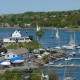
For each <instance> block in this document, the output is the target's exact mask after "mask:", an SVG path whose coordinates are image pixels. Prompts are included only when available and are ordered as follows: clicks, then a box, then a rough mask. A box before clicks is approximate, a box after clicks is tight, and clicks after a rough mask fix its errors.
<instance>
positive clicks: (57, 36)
mask: <svg viewBox="0 0 80 80" xmlns="http://www.w3.org/2000/svg"><path fill="white" fill-rule="evenodd" d="M56 38H57V39H58V38H60V37H59V32H58V29H57V31H56Z"/></svg>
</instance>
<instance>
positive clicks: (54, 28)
mask: <svg viewBox="0 0 80 80" xmlns="http://www.w3.org/2000/svg"><path fill="white" fill-rule="evenodd" d="M0 29H36V27H27V28H21V27H0ZM41 29H50V30H51V29H52V30H56V29H59V30H67V31H80V28H56V27H41Z"/></svg>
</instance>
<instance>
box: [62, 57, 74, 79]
mask: <svg viewBox="0 0 80 80" xmlns="http://www.w3.org/2000/svg"><path fill="white" fill-rule="evenodd" d="M67 60H69V61H70V60H71V58H68V59H67ZM67 60H65V65H67ZM68 74H69V72H68V70H67V67H66V66H65V68H64V76H63V80H74V78H73V77H71V76H70V75H68ZM67 75H68V76H67Z"/></svg>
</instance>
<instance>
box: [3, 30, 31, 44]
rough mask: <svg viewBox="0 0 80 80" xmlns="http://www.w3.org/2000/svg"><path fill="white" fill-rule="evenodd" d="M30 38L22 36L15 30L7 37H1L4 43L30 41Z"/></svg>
mask: <svg viewBox="0 0 80 80" xmlns="http://www.w3.org/2000/svg"><path fill="white" fill-rule="evenodd" d="M30 41H31V40H30V38H29V37H28V36H27V37H22V35H21V33H20V31H18V30H15V31H14V32H13V34H12V35H11V37H7V38H4V39H3V42H4V43H17V42H30Z"/></svg>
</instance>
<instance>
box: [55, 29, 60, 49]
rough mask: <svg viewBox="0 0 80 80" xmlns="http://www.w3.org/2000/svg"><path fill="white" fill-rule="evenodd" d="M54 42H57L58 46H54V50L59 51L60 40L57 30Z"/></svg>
mask: <svg viewBox="0 0 80 80" xmlns="http://www.w3.org/2000/svg"><path fill="white" fill-rule="evenodd" d="M55 36H56V41H57V44H58V46H56V47H55V48H56V49H61V47H60V46H59V45H60V40H59V38H60V36H59V32H58V29H57V30H56V35H55Z"/></svg>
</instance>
